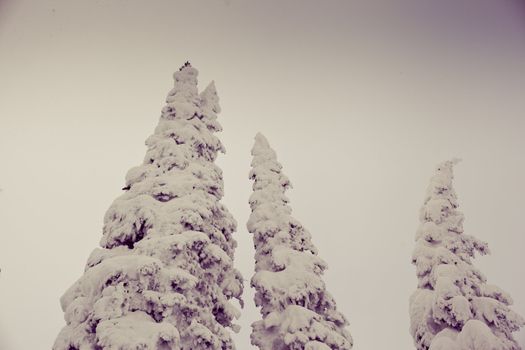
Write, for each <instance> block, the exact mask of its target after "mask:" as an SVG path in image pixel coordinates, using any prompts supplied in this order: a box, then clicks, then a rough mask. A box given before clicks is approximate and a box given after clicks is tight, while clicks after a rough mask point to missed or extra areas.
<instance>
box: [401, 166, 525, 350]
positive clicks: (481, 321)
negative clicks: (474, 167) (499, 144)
mask: <svg viewBox="0 0 525 350" xmlns="http://www.w3.org/2000/svg"><path fill="white" fill-rule="evenodd" d="M455 163H457V160H453V161H447V162H444V163H442V164H440V165H439V166H438V167H437V169H436V174H435V175H434V176H433V177H432V179H431V180H430V185H429V187H428V189H427V193H426V197H425V202H424V205H423V207H422V208H421V214H420V222H421V224H420V226H419V229H418V230H417V234H416V247H415V249H414V253H413V256H412V263H413V264H414V265H415V266H416V274H417V278H418V288H417V290H416V291H415V292H414V293H413V294H412V296H411V297H410V319H411V326H410V332H411V334H412V336H413V338H414V343H415V345H416V347H417V349H418V350H427V349H430V350H519V349H521V348H520V346H519V345H518V344H517V343H516V341H515V340H514V339H513V337H512V334H511V333H512V332H514V331H517V330H518V329H519V328H520V327H521V326H522V325H523V324H524V320H523V318H522V317H521V316H520V315H518V314H516V313H515V312H514V311H512V310H511V309H510V308H509V305H511V304H512V299H511V297H510V296H509V295H508V294H507V293H506V292H504V291H503V290H501V289H500V288H498V287H496V286H494V285H490V284H487V281H486V278H485V276H484V275H483V274H482V273H481V271H479V270H478V269H477V268H476V267H474V266H473V265H472V262H471V259H472V258H473V257H474V255H475V253H476V252H478V253H479V254H482V255H483V254H487V253H488V252H489V250H488V247H487V244H486V243H485V242H481V241H480V240H478V239H477V238H475V237H473V236H470V235H467V234H465V233H463V214H462V213H461V212H460V211H459V210H458V201H457V197H456V193H455V191H454V188H453V187H452V180H453V166H454V164H455Z"/></svg>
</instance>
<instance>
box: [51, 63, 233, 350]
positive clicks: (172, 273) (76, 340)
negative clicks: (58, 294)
mask: <svg viewBox="0 0 525 350" xmlns="http://www.w3.org/2000/svg"><path fill="white" fill-rule="evenodd" d="M197 74H198V72H197V70H196V69H195V68H193V67H191V65H184V66H183V67H182V68H181V70H180V71H178V72H175V74H174V79H175V85H174V88H173V89H172V90H171V91H170V92H169V94H168V97H167V98H166V101H167V104H166V106H165V107H164V108H163V109H162V114H161V118H160V121H159V124H158V126H157V127H156V128H155V132H154V134H153V135H151V136H150V137H149V138H148V139H147V141H146V146H147V147H148V150H147V152H146V156H145V158H144V162H143V164H142V165H139V166H136V167H133V168H132V169H131V170H129V171H128V173H127V175H126V182H125V187H124V188H123V189H124V190H125V191H126V192H124V193H123V194H122V195H121V196H120V197H118V198H117V199H116V200H115V201H114V202H113V203H112V205H111V206H110V208H109V209H108V211H107V212H106V215H105V217H104V227H103V236H102V239H101V241H100V245H101V248H95V249H94V250H93V252H92V253H91V255H90V256H89V258H88V261H87V263H86V269H85V272H84V274H83V275H82V276H81V277H80V278H79V279H78V280H77V281H76V282H75V283H74V284H73V285H72V286H71V287H70V288H69V289H68V290H67V291H66V293H65V294H64V295H63V296H62V298H61V305H62V309H63V310H64V312H65V314H64V318H65V320H66V326H65V327H64V328H63V329H62V331H61V332H60V334H59V335H58V337H57V339H56V342H55V345H54V347H53V349H54V350H71V349H90V350H92V349H95V348H98V347H101V348H104V349H115V350H117V349H119V350H120V349H130V350H131V349H221V350H222V349H233V348H234V345H233V341H232V339H231V333H230V331H229V330H228V328H229V329H231V330H233V331H235V332H237V331H238V330H239V328H238V326H237V325H235V324H234V323H233V320H234V319H236V318H238V317H239V316H240V312H239V310H238V309H237V308H236V307H235V306H234V305H233V304H232V303H231V302H230V299H232V298H236V299H238V300H239V301H240V302H241V305H242V300H241V295H242V291H243V279H242V276H241V275H240V273H239V272H238V271H237V270H236V269H235V268H234V266H233V257H234V249H235V246H236V242H235V240H234V239H233V237H232V234H233V232H234V231H235V229H236V222H235V220H234V219H233V217H232V216H231V214H230V213H229V212H228V210H227V208H226V207H225V206H224V205H222V204H221V203H220V202H219V201H220V200H221V198H222V195H223V181H222V171H221V170H220V169H219V168H218V167H217V166H216V165H215V164H213V161H214V160H215V159H216V157H217V153H218V152H224V147H223V146H222V144H221V142H220V140H219V139H218V138H217V137H216V136H215V135H213V132H214V131H217V130H220V125H219V124H218V122H217V121H216V118H217V116H216V113H218V112H219V111H220V107H219V104H218V101H219V100H218V97H217V92H216V90H215V86H214V84H211V85H209V86H208V87H207V88H206V89H205V90H204V91H203V92H202V93H201V95H199V94H198V91H197Z"/></svg>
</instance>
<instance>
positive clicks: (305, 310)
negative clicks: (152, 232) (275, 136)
mask: <svg viewBox="0 0 525 350" xmlns="http://www.w3.org/2000/svg"><path fill="white" fill-rule="evenodd" d="M252 155H253V156H254V158H253V161H252V163H251V164H252V170H251V171H250V174H249V177H250V179H252V180H254V184H253V190H254V192H253V194H252V195H251V196H250V199H249V203H250V206H251V209H252V214H251V215H250V219H249V220H248V223H247V227H248V230H249V231H250V233H252V234H253V242H254V246H255V250H256V252H255V258H256V263H255V270H256V272H255V274H254V276H253V277H252V280H251V285H252V286H253V287H255V290H256V294H255V303H256V305H257V306H260V307H261V315H262V319H261V320H259V321H256V322H254V323H253V324H252V328H253V331H252V334H251V339H252V344H254V345H256V346H258V347H259V348H260V349H262V350H266V349H268V350H270V349H272V350H275V349H278V350H280V349H282V350H285V349H312V350H314V349H315V350H326V349H350V348H351V347H352V338H351V336H350V334H349V333H348V331H347V330H346V329H345V327H346V326H347V324H348V322H347V321H346V319H345V317H344V316H343V315H342V314H341V313H340V312H338V311H337V309H336V304H335V301H334V299H333V297H332V296H331V295H330V294H329V293H328V292H327V291H326V287H325V284H324V282H323V280H322V277H321V275H322V273H323V271H324V270H325V269H326V263H325V262H324V261H323V260H322V259H320V258H319V257H318V256H317V249H316V248H315V246H314V245H313V244H312V242H311V236H310V233H309V232H308V231H307V230H306V229H305V228H304V227H303V226H302V225H301V223H300V222H298V221H297V220H296V219H294V218H293V217H292V216H291V213H292V209H291V207H290V206H289V205H288V202H289V200H288V198H287V197H286V196H285V194H284V192H285V191H286V189H288V188H290V187H291V184H290V181H289V179H288V178H287V177H286V176H285V175H284V174H282V173H281V170H282V166H281V164H280V163H279V162H278V161H277V158H276V153H275V151H274V150H272V149H271V148H270V145H269V144H268V141H267V140H266V138H265V137H264V136H263V135H262V134H260V133H259V134H257V135H256V137H255V145H254V147H253V149H252Z"/></svg>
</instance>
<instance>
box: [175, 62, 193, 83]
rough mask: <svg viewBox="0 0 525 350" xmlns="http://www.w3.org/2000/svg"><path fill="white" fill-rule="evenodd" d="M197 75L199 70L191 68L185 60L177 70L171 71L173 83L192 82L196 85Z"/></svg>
mask: <svg viewBox="0 0 525 350" xmlns="http://www.w3.org/2000/svg"><path fill="white" fill-rule="evenodd" d="M198 75H199V71H198V70H197V69H195V68H193V67H192V66H191V64H190V63H189V62H186V63H184V65H183V66H182V67H180V68H179V70H178V71H177V72H175V73H173V79H175V84H177V83H192V84H194V85H195V86H196V85H197V76H198Z"/></svg>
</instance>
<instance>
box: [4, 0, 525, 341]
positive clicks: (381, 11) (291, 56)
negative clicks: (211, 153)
mask: <svg viewBox="0 0 525 350" xmlns="http://www.w3.org/2000/svg"><path fill="white" fill-rule="evenodd" d="M524 19H525V3H523V1H519V0H470V1H467V0H354V1H351V0H346V1H343V0H340V1H319V0H318V1H313V0H301V1H299V0H297V1H289V0H281V1H278V0H265V1H241V0H223V1H221V0H207V1H204V0H199V1H197V0H191V1H190V0H187V1H177V0H169V1H168V0H165V1H164V0H163V1H143V0H38V1H37V0H32V1H31V0H17V1H15V0H0V118H1V119H0V159H1V161H2V164H3V165H2V167H1V168H0V188H2V192H0V213H1V214H0V219H1V222H2V229H1V232H2V233H1V237H2V242H1V244H0V267H1V269H2V272H1V275H0V349H2V350H4V349H5V350H35V349H50V348H51V346H52V343H53V341H54V339H55V337H56V336H57V334H58V332H59V330H60V328H61V327H62V326H64V325H65V321H64V320H63V312H62V310H61V309H60V305H59V297H60V296H61V295H62V294H63V293H64V291H65V290H66V289H67V288H68V287H69V286H70V285H71V284H72V283H73V282H74V281H75V280H76V279H78V278H79V277H80V276H81V274H82V272H83V269H84V264H85V262H86V259H87V257H88V255H89V253H90V252H91V250H92V249H94V248H95V247H96V246H97V245H98V241H99V239H100V237H101V233H102V219H103V216H104V213H105V211H106V209H107V208H108V207H109V205H110V204H111V202H112V201H113V200H114V199H115V198H116V197H117V196H118V195H119V194H120V193H121V190H120V189H121V187H122V186H123V183H124V175H125V173H126V172H127V170H128V169H129V168H131V167H132V166H135V165H138V164H139V163H140V162H141V161H142V157H143V156H144V154H145V151H146V148H145V146H144V140H145V139H146V138H147V137H148V136H149V135H150V134H151V133H152V131H153V129H154V127H155V126H156V124H157V121H158V118H159V115H160V110H161V108H162V106H163V103H164V98H165V96H166V93H167V92H168V91H169V89H170V88H171V86H172V84H173V82H172V78H171V74H172V73H173V72H174V71H175V70H177V69H178V67H179V66H180V65H182V63H184V61H186V60H190V61H191V62H192V64H193V66H195V67H196V68H197V69H198V70H199V71H200V76H199V80H200V87H201V88H204V87H205V86H206V85H207V84H208V82H209V81H211V80H212V79H213V80H215V82H216V86H217V89H218V93H219V96H220V98H221V105H222V110H223V111H222V113H221V114H220V115H219V118H220V122H221V123H222V125H223V127H224V131H223V132H222V133H220V134H219V135H218V136H219V137H220V138H221V139H222V141H223V143H224V144H225V146H226V148H227V151H228V152H227V154H226V155H222V156H220V158H219V160H218V164H219V166H221V167H222V169H223V171H224V179H225V190H226V196H225V198H224V200H223V201H224V203H225V204H226V205H227V206H228V208H229V209H230V211H231V212H232V214H233V215H234V216H235V218H236V219H237V221H238V223H239V225H238V232H237V233H236V236H235V237H236V239H237V240H238V242H239V247H238V248H237V252H236V265H237V267H238V268H239V269H240V270H241V272H242V273H243V275H244V277H245V279H246V280H247V281H246V285H245V289H246V293H245V296H244V298H245V300H246V304H247V305H246V308H245V309H244V311H243V316H242V318H241V320H240V324H241V326H242V331H241V332H240V333H239V334H238V335H236V336H235V339H236V344H237V348H238V349H251V347H250V346H248V344H249V333H250V326H249V325H250V324H251V323H252V322H253V321H255V320H257V319H258V318H259V313H258V310H257V309H256V308H255V306H254V305H253V300H252V297H253V292H252V290H251V288H250V287H249V279H250V278H251V276H252V274H253V247H252V238H251V235H250V234H249V233H248V232H247V230H246V228H245V227H246V221H247V219H248V216H249V206H248V204H247V201H248V197H249V195H250V193H251V182H250V181H249V180H248V172H249V164H250V161H251V156H250V149H251V146H252V144H253V137H254V135H255V133H256V132H257V131H261V132H262V133H264V134H265V135H266V137H267V138H268V140H269V142H270V144H271V145H272V147H273V148H274V149H275V150H276V152H277V154H278V158H279V160H280V162H281V163H282V164H283V166H284V172H285V173H286V174H287V175H288V176H289V177H290V179H291V181H292V183H293V185H294V189H293V190H291V191H289V193H288V194H289V197H290V199H291V206H292V208H293V209H294V216H295V217H296V218H297V219H299V220H300V221H301V222H302V223H303V224H304V225H305V226H306V227H307V228H308V229H309V231H310V232H311V234H312V237H313V241H314V243H315V244H316V245H317V247H318V248H319V253H320V256H321V257H322V258H323V259H324V260H326V261H327V263H328V266H329V270H328V271H327V272H326V274H325V277H324V280H325V282H326V284H327V288H328V290H329V291H330V292H331V293H332V294H333V295H334V297H335V299H336V301H337V303H338V308H339V310H340V311H342V312H343V313H344V314H345V315H346V316H347V318H348V319H349V321H350V326H349V331H350V332H351V334H352V336H353V337H354V341H355V345H354V349H355V350H365V349H386V348H388V349H396V350H402V349H414V346H413V345H412V338H411V337H410V335H409V333H408V328H409V318H408V298H409V296H410V294H411V293H412V292H413V291H414V290H415V288H416V283H417V280H416V276H415V268H414V267H413V266H412V265H411V264H410V261H411V251H412V249H413V247H414V235H415V231H416V229H417V226H418V215H419V208H420V206H421V205H422V201H423V197H424V193H425V189H426V186H427V184H428V180H429V178H430V177H431V175H432V174H433V170H434V166H435V165H436V164H437V163H438V162H440V161H442V160H446V159H449V158H452V157H460V158H462V159H463V162H461V163H460V164H459V165H458V166H457V167H456V181H455V184H456V191H457V194H458V196H459V201H460V205H461V209H462V210H463V212H464V214H465V216H466V221H465V229H466V233H469V234H472V235H475V236H476V237H478V238H480V239H482V240H485V241H487V242H488V243H489V247H490V248H491V250H492V254H491V255H490V256H488V257H482V258H477V259H475V260H474V263H475V264H476V265H477V266H478V267H479V268H480V269H481V271H483V272H484V273H485V274H486V275H487V277H488V280H489V283H492V284H496V285H498V286H499V287H501V288H503V289H504V290H506V291H508V292H509V293H510V294H511V295H512V296H513V297H514V300H515V305H514V307H513V309H514V310H515V311H517V312H519V313H521V314H522V315H525V282H524V281H523V261H524V257H523V248H524V247H525V235H524V232H523V224H522V221H523V213H524V212H525V204H524V200H523V198H524V195H525V185H524V181H523V179H525V159H524V157H523V150H524V147H525V138H524V136H525V118H524V110H525V98H523V91H524V87H525V83H524V81H525V40H524V36H525V21H524ZM515 336H516V338H517V339H519V342H520V344H522V346H525V331H521V332H520V333H517V334H515Z"/></svg>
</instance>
